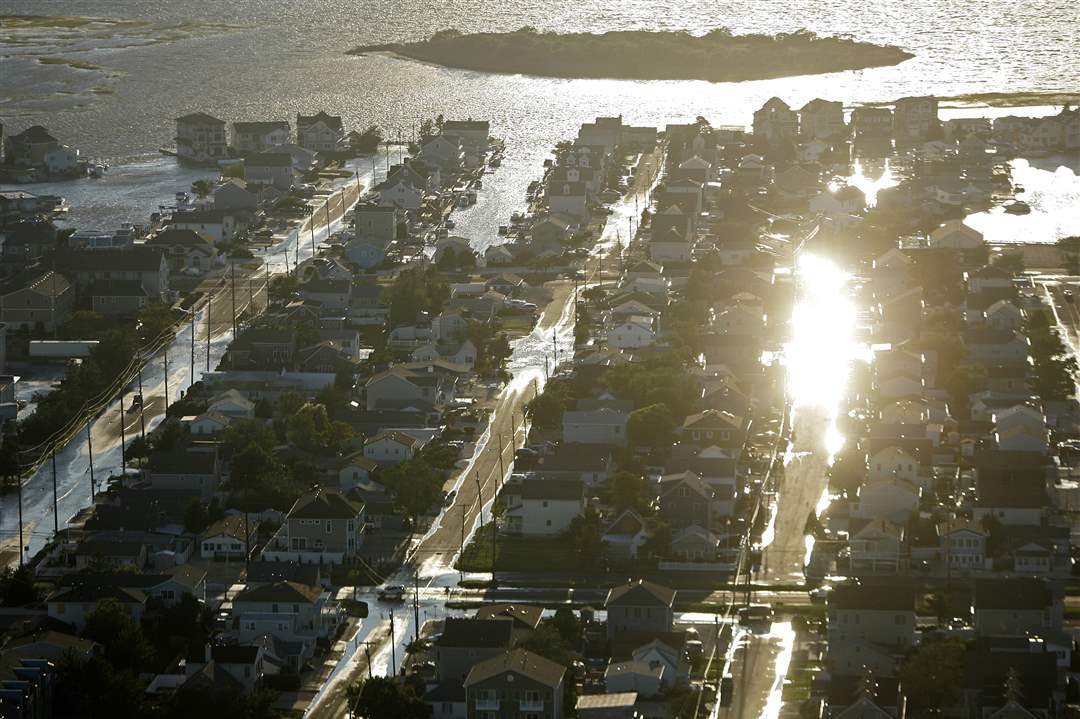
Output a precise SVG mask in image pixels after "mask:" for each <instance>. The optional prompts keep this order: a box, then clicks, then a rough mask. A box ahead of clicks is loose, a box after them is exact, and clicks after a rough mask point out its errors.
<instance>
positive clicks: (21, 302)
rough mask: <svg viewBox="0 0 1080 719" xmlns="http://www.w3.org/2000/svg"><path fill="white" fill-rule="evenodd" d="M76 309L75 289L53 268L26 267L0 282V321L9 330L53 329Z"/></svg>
mask: <svg viewBox="0 0 1080 719" xmlns="http://www.w3.org/2000/svg"><path fill="white" fill-rule="evenodd" d="M74 308H75V288H74V287H72V285H71V283H70V282H69V281H68V279H67V277H65V276H64V275H62V274H60V273H59V272H54V271H52V270H27V271H25V272H22V273H19V274H17V275H14V276H13V277H11V278H9V279H8V280H7V281H6V282H3V283H2V284H0V322H2V323H3V324H4V325H5V326H6V327H7V331H8V332H13V331H15V330H20V329H21V330H38V331H40V330H44V331H49V332H51V331H53V330H55V329H56V328H57V327H58V326H59V325H61V324H63V323H64V322H66V321H67V319H68V318H69V317H70V316H71V313H72V311H73V310H74Z"/></svg>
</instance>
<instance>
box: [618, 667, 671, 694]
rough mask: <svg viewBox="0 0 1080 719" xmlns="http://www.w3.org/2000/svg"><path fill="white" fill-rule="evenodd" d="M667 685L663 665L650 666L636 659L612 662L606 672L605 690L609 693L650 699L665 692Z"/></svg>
mask: <svg viewBox="0 0 1080 719" xmlns="http://www.w3.org/2000/svg"><path fill="white" fill-rule="evenodd" d="M666 683H667V677H666V676H665V673H664V665H663V664H658V665H656V666H650V665H649V664H648V663H647V662H643V661H638V660H635V659H631V660H628V661H622V662H616V661H614V660H611V661H609V662H608V665H607V669H605V670H604V688H605V689H606V690H607V691H608V692H609V693H615V694H620V693H625V692H634V693H635V694H637V696H638V697H640V698H643V699H648V698H651V697H654V696H656V695H657V694H659V693H660V692H661V691H663V689H664V688H665V685H666Z"/></svg>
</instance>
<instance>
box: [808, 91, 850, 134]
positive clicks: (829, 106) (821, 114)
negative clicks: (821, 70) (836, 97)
mask: <svg viewBox="0 0 1080 719" xmlns="http://www.w3.org/2000/svg"><path fill="white" fill-rule="evenodd" d="M799 134H800V135H802V136H803V137H807V138H814V139H819V140H832V139H840V138H842V137H844V136H846V135H847V126H846V125H844V104H843V103H841V102H834V101H831V100H822V99H820V98H815V99H813V100H811V101H810V102H808V103H806V104H805V105H803V106H802V107H801V108H799Z"/></svg>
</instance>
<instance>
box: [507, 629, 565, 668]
mask: <svg viewBox="0 0 1080 719" xmlns="http://www.w3.org/2000/svg"><path fill="white" fill-rule="evenodd" d="M518 646H520V647H521V648H522V649H526V650H528V651H530V652H532V653H533V654H539V655H540V656H542V657H544V658H545V659H550V660H551V661H553V662H555V663H556V664H560V665H562V666H566V665H567V664H569V663H570V650H569V647H567V646H566V642H565V641H564V640H563V638H562V636H560V635H559V631H558V630H557V629H556V628H555V627H554V626H552V624H551V623H550V622H543V623H542V624H541V625H540V626H538V627H537V628H536V630H535V631H534V632H533V633H532V634H530V635H529V636H528V637H526V638H525V639H523V640H522V641H521V644H519V645H518Z"/></svg>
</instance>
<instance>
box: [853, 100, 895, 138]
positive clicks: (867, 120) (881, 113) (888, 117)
mask: <svg viewBox="0 0 1080 719" xmlns="http://www.w3.org/2000/svg"><path fill="white" fill-rule="evenodd" d="M892 126H893V114H892V110H890V109H889V108H887V107H856V108H855V109H854V110H852V111H851V129H852V131H853V133H854V135H855V137H856V138H859V139H861V138H883V137H888V136H889V135H890V134H892Z"/></svg>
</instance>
